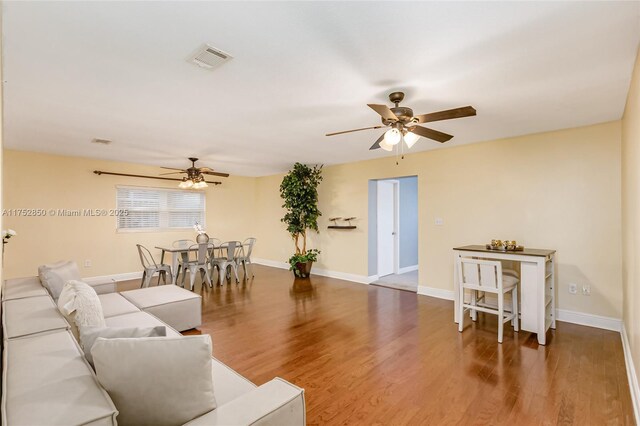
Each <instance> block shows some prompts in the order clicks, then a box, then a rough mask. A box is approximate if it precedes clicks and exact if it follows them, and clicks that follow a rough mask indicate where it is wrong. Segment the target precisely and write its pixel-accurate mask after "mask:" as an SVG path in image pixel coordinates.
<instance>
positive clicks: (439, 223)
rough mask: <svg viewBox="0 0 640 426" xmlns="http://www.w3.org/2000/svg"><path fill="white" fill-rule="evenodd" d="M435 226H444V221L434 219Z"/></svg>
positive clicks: (438, 218) (439, 218) (437, 218)
mask: <svg viewBox="0 0 640 426" xmlns="http://www.w3.org/2000/svg"><path fill="white" fill-rule="evenodd" d="M436 225H438V226H441V225H444V220H443V219H442V218H441V217H436Z"/></svg>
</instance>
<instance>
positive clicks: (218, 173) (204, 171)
mask: <svg viewBox="0 0 640 426" xmlns="http://www.w3.org/2000/svg"><path fill="white" fill-rule="evenodd" d="M200 173H202V174H205V175H213V176H220V177H229V173H221V172H214V171H211V172H209V171H206V170H200Z"/></svg>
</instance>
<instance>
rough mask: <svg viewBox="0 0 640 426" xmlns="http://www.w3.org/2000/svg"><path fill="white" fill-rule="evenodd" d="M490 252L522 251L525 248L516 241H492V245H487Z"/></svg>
mask: <svg viewBox="0 0 640 426" xmlns="http://www.w3.org/2000/svg"><path fill="white" fill-rule="evenodd" d="M486 247H487V249H488V250H496V251H522V250H524V246H519V245H518V243H517V242H516V241H515V240H504V241H503V240H491V243H490V244H487V245H486Z"/></svg>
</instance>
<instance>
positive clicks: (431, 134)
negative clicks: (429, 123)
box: [409, 126, 453, 142]
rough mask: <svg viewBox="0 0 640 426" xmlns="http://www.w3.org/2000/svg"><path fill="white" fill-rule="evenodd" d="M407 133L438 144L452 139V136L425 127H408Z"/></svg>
mask: <svg viewBox="0 0 640 426" xmlns="http://www.w3.org/2000/svg"><path fill="white" fill-rule="evenodd" d="M409 131H410V132H411V133H415V134H416V135H420V136H423V137H425V138H429V139H433V140H434V141H438V142H446V141H448V140H450V139H451V138H452V137H453V136H452V135H448V134H446V133H442V132H439V131H437V130H433V129H427V128H426V127H420V126H413V127H410V128H409Z"/></svg>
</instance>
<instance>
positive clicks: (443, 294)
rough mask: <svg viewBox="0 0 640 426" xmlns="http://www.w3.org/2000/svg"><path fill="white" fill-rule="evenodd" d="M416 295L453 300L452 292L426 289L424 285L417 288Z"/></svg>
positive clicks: (432, 288)
mask: <svg viewBox="0 0 640 426" xmlns="http://www.w3.org/2000/svg"><path fill="white" fill-rule="evenodd" d="M418 294H421V295H423V296H430V297H435V298H438V299H444V300H453V290H444V289H441V288H434V287H427V286H424V285H419V286H418Z"/></svg>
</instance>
